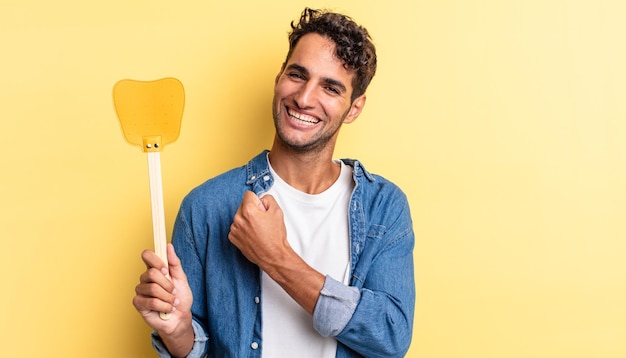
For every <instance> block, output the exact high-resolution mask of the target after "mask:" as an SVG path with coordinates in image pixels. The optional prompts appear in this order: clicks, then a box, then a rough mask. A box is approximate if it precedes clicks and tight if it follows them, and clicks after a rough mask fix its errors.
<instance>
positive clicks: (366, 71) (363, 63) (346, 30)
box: [285, 8, 376, 101]
mask: <svg viewBox="0 0 626 358" xmlns="http://www.w3.org/2000/svg"><path fill="white" fill-rule="evenodd" d="M309 33H317V34H319V35H322V36H325V37H327V38H329V39H331V40H332V41H333V42H334V43H335V45H336V50H335V55H336V56H337V58H339V59H340V60H341V61H343V63H344V67H345V68H346V69H347V70H350V71H355V76H354V79H353V80H352V88H353V92H352V97H351V100H352V101H353V100H354V99H355V98H357V97H359V96H360V95H362V94H363V93H365V90H366V89H367V86H369V84H370V82H371V81H372V78H374V74H375V73H376V47H374V44H373V43H372V39H371V37H370V35H369V33H368V32H367V30H366V29H365V28H364V27H362V26H360V25H358V24H357V23H356V22H354V21H353V20H352V19H351V18H350V17H348V16H346V15H343V14H338V13H334V12H330V11H327V10H315V9H310V8H305V9H304V11H303V12H302V15H300V20H299V22H298V23H295V22H294V21H292V22H291V32H290V33H289V52H288V53H287V59H286V60H285V63H286V62H287V60H289V57H290V56H291V54H292V52H293V50H294V48H295V47H296V44H297V43H298V41H299V40H300V39H301V38H302V36H304V35H306V34H309Z"/></svg>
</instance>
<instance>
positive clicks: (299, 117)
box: [287, 108, 320, 126]
mask: <svg viewBox="0 0 626 358" xmlns="http://www.w3.org/2000/svg"><path fill="white" fill-rule="evenodd" d="M287 114H288V115H289V117H291V118H292V119H294V120H296V121H297V122H298V123H301V124H304V125H307V126H313V125H315V124H317V123H319V122H320V121H319V119H316V118H315V117H311V116H307V115H306V114H302V113H298V112H294V111H292V110H291V109H290V108H287Z"/></svg>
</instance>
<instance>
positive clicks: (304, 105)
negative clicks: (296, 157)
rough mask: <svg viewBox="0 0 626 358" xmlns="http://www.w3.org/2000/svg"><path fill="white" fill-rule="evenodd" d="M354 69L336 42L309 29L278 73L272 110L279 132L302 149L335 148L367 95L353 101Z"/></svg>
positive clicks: (285, 139) (289, 144)
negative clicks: (347, 65)
mask: <svg viewBox="0 0 626 358" xmlns="http://www.w3.org/2000/svg"><path fill="white" fill-rule="evenodd" d="M353 76H354V73H353V72H352V71H348V70H346V69H345V68H344V67H343V62H342V61H340V60H339V59H337V58H336V57H335V44H334V42H333V41H331V40H330V39H328V38H326V37H323V36H321V35H319V34H315V33H310V34H306V35H304V36H303V37H302V38H301V39H300V40H299V41H298V43H297V45H296V47H295V48H294V50H293V52H292V54H291V57H289V59H287V63H286V64H285V67H284V68H283V69H282V71H281V72H280V73H279V74H278V76H277V77H276V84H275V86H274V102H273V115H274V124H275V126H276V132H277V135H278V138H279V139H280V140H281V141H282V142H283V144H284V145H286V146H288V147H289V148H291V149H294V150H296V151H298V152H310V151H317V152H319V151H321V150H322V149H325V148H326V149H330V150H331V151H332V149H333V148H334V143H335V141H336V139H337V135H338V133H339V128H341V124H342V123H344V122H345V123H350V122H352V121H354V120H355V119H356V118H357V117H358V115H359V114H360V112H361V109H362V107H363V105H364V104H365V96H364V95H363V96H360V97H358V98H356V99H355V100H354V101H353V102H351V101H350V96H351V95H352V78H353Z"/></svg>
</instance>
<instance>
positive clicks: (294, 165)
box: [133, 9, 415, 358]
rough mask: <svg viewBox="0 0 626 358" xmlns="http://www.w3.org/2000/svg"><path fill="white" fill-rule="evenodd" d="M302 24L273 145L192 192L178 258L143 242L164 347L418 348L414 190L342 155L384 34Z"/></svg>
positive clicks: (318, 16) (390, 351) (347, 25)
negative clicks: (377, 37)
mask: <svg viewBox="0 0 626 358" xmlns="http://www.w3.org/2000/svg"><path fill="white" fill-rule="evenodd" d="M291 26H292V32H291V33H290V35H289V41H290V46H289V52H288V54H287V57H286V60H285V63H284V64H283V65H282V67H281V70H280V72H279V73H278V75H277V76H276V80H275V87H274V100H273V117H274V125H275V128H276V135H275V138H274V142H273V145H272V149H271V151H269V152H267V151H265V152H262V153H261V154H259V155H258V156H257V157H255V158H253V159H252V160H251V161H250V162H249V163H248V164H247V165H246V166H243V167H240V168H236V169H233V170H231V171H229V172H227V173H224V174H222V175H220V176H218V177H216V178H213V179H211V180H209V181H207V182H206V183H204V184H202V185H200V186H199V187H197V188H196V189H194V190H193V191H191V193H189V195H188V196H187V197H186V198H185V199H184V200H183V203H182V204H181V209H180V212H179V215H178V217H177V219H176V224H175V226H174V233H173V239H172V243H173V246H172V245H168V260H169V263H170V265H169V269H168V268H167V267H165V265H164V263H163V262H162V261H161V260H160V259H159V258H158V257H157V256H156V255H155V254H154V252H152V251H148V250H146V251H144V252H143V253H142V259H143V261H144V262H145V264H146V265H147V267H148V269H147V270H146V272H144V273H143V274H142V275H141V277H140V283H139V285H138V286H137V288H136V293H137V294H136V296H135V298H134V300H133V304H134V305H135V307H136V309H137V310H138V311H139V312H140V313H141V315H142V316H143V318H144V320H145V321H146V322H147V323H148V325H150V326H151V327H152V328H153V329H154V333H153V344H154V346H155V349H156V350H157V352H158V353H159V354H160V355H161V356H163V357H169V356H175V357H184V356H188V357H203V356H205V355H208V356H211V357H213V356H215V357H257V356H261V354H262V355H263V356H264V357H315V358H320V357H335V356H336V357H359V356H367V357H396V356H403V355H404V354H405V353H406V351H407V350H408V348H409V344H410V341H411V332H412V324H413V310H414V300H415V288H414V281H413V257H412V250H413V244H414V234H413V229H412V222H411V217H410V213H409V207H408V203H407V200H406V197H405V195H404V194H403V193H402V192H401V191H400V189H399V188H397V187H396V186H395V185H393V184H392V183H390V182H389V181H387V180H385V179H384V178H382V177H380V176H377V175H373V174H370V173H369V172H367V171H366V170H365V169H364V168H363V166H362V164H361V163H359V162H358V161H354V160H342V161H336V160H333V151H334V148H335V143H336V140H337V136H338V133H339V129H340V128H341V125H342V124H343V123H351V122H353V121H354V120H356V118H357V117H358V116H359V114H360V113H361V111H362V110H363V107H364V105H365V101H366V96H365V90H366V88H367V86H368V84H369V82H370V81H371V79H372V77H373V76H374V73H375V70H376V53H375V48H374V45H373V44H372V43H371V40H370V38H369V35H368V33H367V31H366V30H365V29H364V28H362V27H360V26H359V25H357V24H355V23H354V22H353V21H352V20H351V19H350V18H348V17H346V16H344V15H340V14H336V13H330V12H323V11H318V10H311V9H305V10H304V12H303V13H302V15H301V17H300V20H299V23H297V24H294V23H292V24H291ZM174 248H175V250H174ZM175 251H176V252H175ZM179 257H180V259H179ZM168 275H169V276H170V278H171V281H170V279H168V277H167V276H168ZM159 312H168V313H171V318H170V319H168V320H163V319H161V318H160V317H159Z"/></svg>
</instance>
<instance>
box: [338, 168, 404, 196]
mask: <svg viewBox="0 0 626 358" xmlns="http://www.w3.org/2000/svg"><path fill="white" fill-rule="evenodd" d="M342 161H343V162H344V163H345V164H347V165H350V166H351V167H352V168H353V176H354V180H355V181H356V183H357V185H360V186H361V187H362V188H361V189H362V190H364V191H365V192H366V193H367V194H370V195H372V196H382V197H384V198H386V199H391V200H402V201H406V195H405V194H404V192H403V191H402V189H401V188H400V187H399V186H398V185H396V184H395V183H394V182H392V181H391V180H389V179H387V178H385V177H384V176H382V175H380V174H375V173H372V172H370V171H368V170H367V169H365V165H363V163H362V162H361V161H359V160H357V159H342Z"/></svg>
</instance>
